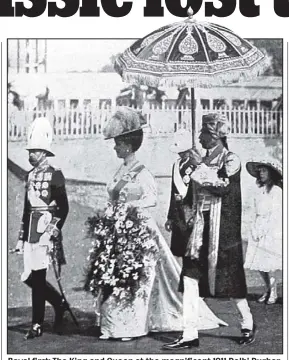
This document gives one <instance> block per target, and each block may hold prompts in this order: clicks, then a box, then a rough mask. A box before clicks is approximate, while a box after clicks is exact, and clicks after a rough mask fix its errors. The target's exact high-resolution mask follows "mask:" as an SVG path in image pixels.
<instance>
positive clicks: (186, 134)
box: [169, 129, 193, 154]
mask: <svg viewBox="0 0 289 360" xmlns="http://www.w3.org/2000/svg"><path fill="white" fill-rule="evenodd" d="M192 142H193V135H192V133H191V132H190V131H188V130H185V129H181V130H178V131H176V132H175V133H174V138H173V143H172V145H171V146H170V147H169V149H170V151H171V152H173V153H177V154H178V153H181V152H184V151H187V150H189V149H191V148H192Z"/></svg>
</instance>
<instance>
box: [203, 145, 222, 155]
mask: <svg viewBox="0 0 289 360" xmlns="http://www.w3.org/2000/svg"><path fill="white" fill-rule="evenodd" d="M218 146H219V144H218V145H216V146H214V147H213V148H211V149H208V150H207V154H208V155H206V156H210V155H212V153H213V152H214V150H215V149H217V147H218Z"/></svg>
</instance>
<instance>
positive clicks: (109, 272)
mask: <svg viewBox="0 0 289 360" xmlns="http://www.w3.org/2000/svg"><path fill="white" fill-rule="evenodd" d="M87 225H88V237H89V238H91V239H92V247H91V249H90V250H89V256H88V265H87V268H86V279H85V289H86V290H88V291H90V292H91V293H92V294H93V295H94V296H96V297H97V296H98V295H99V292H103V293H104V297H105V296H109V295H112V296H116V297H118V298H119V299H125V300H126V301H131V300H132V299H133V298H134V297H135V296H136V293H137V291H138V289H139V288H140V285H141V284H142V283H145V282H146V280H147V276H148V275H147V272H146V270H145V268H146V266H147V264H148V259H150V261H151V263H154V262H155V260H156V259H157V256H158V246H157V243H158V235H157V234H156V232H155V231H153V230H152V229H150V228H149V227H148V226H147V223H146V217H145V216H144V215H143V214H142V213H141V212H140V210H139V209H137V208H135V207H133V206H128V205H127V204H114V205H111V204H108V207H107V209H106V210H105V211H104V212H102V213H101V215H99V214H97V215H96V216H94V217H92V218H89V219H88V220H87Z"/></svg>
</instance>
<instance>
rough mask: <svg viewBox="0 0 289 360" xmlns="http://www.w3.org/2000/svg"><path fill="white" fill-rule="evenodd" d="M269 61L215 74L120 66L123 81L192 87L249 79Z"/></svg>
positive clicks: (259, 71) (264, 67)
mask: <svg viewBox="0 0 289 360" xmlns="http://www.w3.org/2000/svg"><path fill="white" fill-rule="evenodd" d="M270 64H271V61H270V59H269V58H268V57H266V56H265V57H264V58H263V59H262V60H260V61H259V62H258V63H256V64H254V65H252V66H251V67H248V68H245V69H244V68H242V69H231V70H224V71H223V72H216V73H215V74H197V75H191V77H190V75H189V74H188V73H184V74H178V75H174V74H172V75H170V74H168V73H166V74H152V73H150V72H149V71H148V72H144V71H143V72H142V73H140V72H138V71H133V70H126V69H125V68H122V74H121V75H122V78H123V80H124V81H125V82H128V83H130V84H136V85H147V86H152V87H158V86H164V87H178V86H186V87H193V88H198V87H201V88H211V87H215V86H223V85H227V84H231V83H234V82H240V80H241V81H250V80H252V79H254V78H256V77H257V76H259V75H261V74H262V73H264V71H265V70H266V69H268V67H269V66H270Z"/></svg>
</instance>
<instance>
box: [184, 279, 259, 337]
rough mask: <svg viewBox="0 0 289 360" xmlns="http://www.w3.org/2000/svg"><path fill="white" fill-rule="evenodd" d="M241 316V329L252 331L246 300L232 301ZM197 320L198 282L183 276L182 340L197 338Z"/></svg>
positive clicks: (249, 311)
mask: <svg viewBox="0 0 289 360" xmlns="http://www.w3.org/2000/svg"><path fill="white" fill-rule="evenodd" d="M234 302H235V303H236V305H237V309H238V311H239V313H240V315H241V318H242V320H241V328H242V329H249V330H252V329H253V317H252V314H251V310H250V308H249V305H248V302H247V300H246V299H234ZM198 319H199V283H198V280H196V279H192V278H190V277H188V276H184V294H183V340H184V341H190V340H193V339H196V338H197V337H198Z"/></svg>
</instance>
